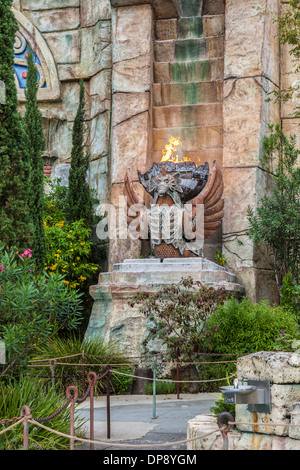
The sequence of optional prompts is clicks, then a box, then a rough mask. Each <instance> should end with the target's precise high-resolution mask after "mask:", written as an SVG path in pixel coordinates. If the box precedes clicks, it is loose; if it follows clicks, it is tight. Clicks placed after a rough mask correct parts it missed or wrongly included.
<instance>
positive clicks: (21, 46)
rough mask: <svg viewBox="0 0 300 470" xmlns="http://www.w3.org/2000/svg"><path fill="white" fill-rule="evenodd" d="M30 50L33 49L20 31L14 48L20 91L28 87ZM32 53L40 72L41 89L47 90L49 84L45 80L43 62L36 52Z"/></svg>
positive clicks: (15, 67) (15, 68)
mask: <svg viewBox="0 0 300 470" xmlns="http://www.w3.org/2000/svg"><path fill="white" fill-rule="evenodd" d="M30 50H31V48H30V46H29V44H28V43H27V41H26V39H25V38H24V36H23V35H22V34H21V33H20V31H18V33H17V35H16V40H15V47H14V57H15V63H14V70H15V74H16V78H17V81H18V85H19V88H20V89H25V88H26V85H27V72H28V67H27V59H26V56H27V54H28V53H29V52H30ZM32 53H33V59H34V62H35V64H36V66H37V69H38V72H39V77H38V82H39V86H40V88H47V83H46V80H45V78H44V74H43V70H42V65H41V62H40V60H39V58H38V56H37V55H36V54H35V53H34V52H32Z"/></svg>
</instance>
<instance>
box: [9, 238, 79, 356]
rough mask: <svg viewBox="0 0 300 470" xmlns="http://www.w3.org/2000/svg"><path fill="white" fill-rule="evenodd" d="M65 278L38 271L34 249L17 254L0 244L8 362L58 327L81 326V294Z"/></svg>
mask: <svg viewBox="0 0 300 470" xmlns="http://www.w3.org/2000/svg"><path fill="white" fill-rule="evenodd" d="M63 281H64V279H63V277H62V276H60V275H59V274H57V273H55V274H47V273H46V272H43V273H42V274H40V273H39V272H37V271H36V265H35V263H34V261H33V258H32V255H31V250H26V251H25V252H23V253H22V254H21V255H18V254H17V253H16V252H15V251H14V250H11V251H10V252H9V253H8V252H7V251H5V249H4V248H3V247H1V246H0V338H2V340H3V341H4V342H5V346H6V350H7V353H8V361H9V362H10V361H13V360H14V359H15V358H16V357H17V356H18V355H20V354H22V355H23V356H24V357H25V356H26V354H25V353H27V350H30V349H34V348H35V347H37V346H38V344H39V343H40V342H41V341H47V340H48V338H49V337H50V336H51V335H53V334H55V333H56V332H57V331H58V330H60V329H62V328H65V329H75V328H77V327H78V325H79V324H80V322H81V319H82V302H81V295H80V294H79V293H78V292H77V291H76V290H74V289H70V288H68V287H67V286H66V285H65V284H64V282H63Z"/></svg>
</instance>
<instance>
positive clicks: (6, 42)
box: [0, 0, 32, 249]
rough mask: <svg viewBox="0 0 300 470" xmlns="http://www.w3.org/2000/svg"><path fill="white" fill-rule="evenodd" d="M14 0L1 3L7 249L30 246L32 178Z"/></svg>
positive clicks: (0, 119) (2, 230)
mask: <svg viewBox="0 0 300 470" xmlns="http://www.w3.org/2000/svg"><path fill="white" fill-rule="evenodd" d="M11 6H12V0H2V1H1V2H0V18H1V20H0V45H1V47H0V80H1V81H2V82H4V84H5V87H6V100H5V104H1V107H0V220H1V223H0V240H1V242H2V243H5V245H6V247H7V248H10V247H13V246H15V247H17V248H19V249H25V248H27V247H28V245H29V246H30V240H31V229H32V226H31V218H30V210H29V191H28V189H29V187H28V181H29V178H30V166H29V157H28V152H27V144H26V134H25V132H24V128H23V124H22V119H21V116H20V114H19V113H18V110H17V108H18V97H17V89H16V85H15V74H14V68H13V67H14V41H15V34H16V32H17V30H18V24H17V21H16V19H15V17H14V14H13V12H12V10H11Z"/></svg>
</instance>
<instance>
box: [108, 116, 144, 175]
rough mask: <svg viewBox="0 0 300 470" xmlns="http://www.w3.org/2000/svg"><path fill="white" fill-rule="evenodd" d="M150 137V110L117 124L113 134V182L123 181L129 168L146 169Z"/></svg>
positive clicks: (134, 170) (134, 172)
mask: <svg viewBox="0 0 300 470" xmlns="http://www.w3.org/2000/svg"><path fill="white" fill-rule="evenodd" d="M148 139H149V113H148V111H146V112H144V113H141V114H138V115H136V116H132V117H131V118H129V119H128V120H126V121H124V122H122V123H120V124H118V125H116V126H115V127H114V128H113V135H112V175H111V177H112V183H122V182H123V181H124V177H125V174H126V172H127V169H128V168H130V169H131V171H132V174H133V175H136V174H137V169H139V170H140V171H141V172H145V171H146V161H147V156H148Z"/></svg>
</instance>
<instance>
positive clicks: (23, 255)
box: [21, 248, 32, 258]
mask: <svg viewBox="0 0 300 470" xmlns="http://www.w3.org/2000/svg"><path fill="white" fill-rule="evenodd" d="M31 253H32V250H30V249H29V248H28V250H25V251H24V253H22V254H21V256H22V258H25V256H28V258H32V254H31Z"/></svg>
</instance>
